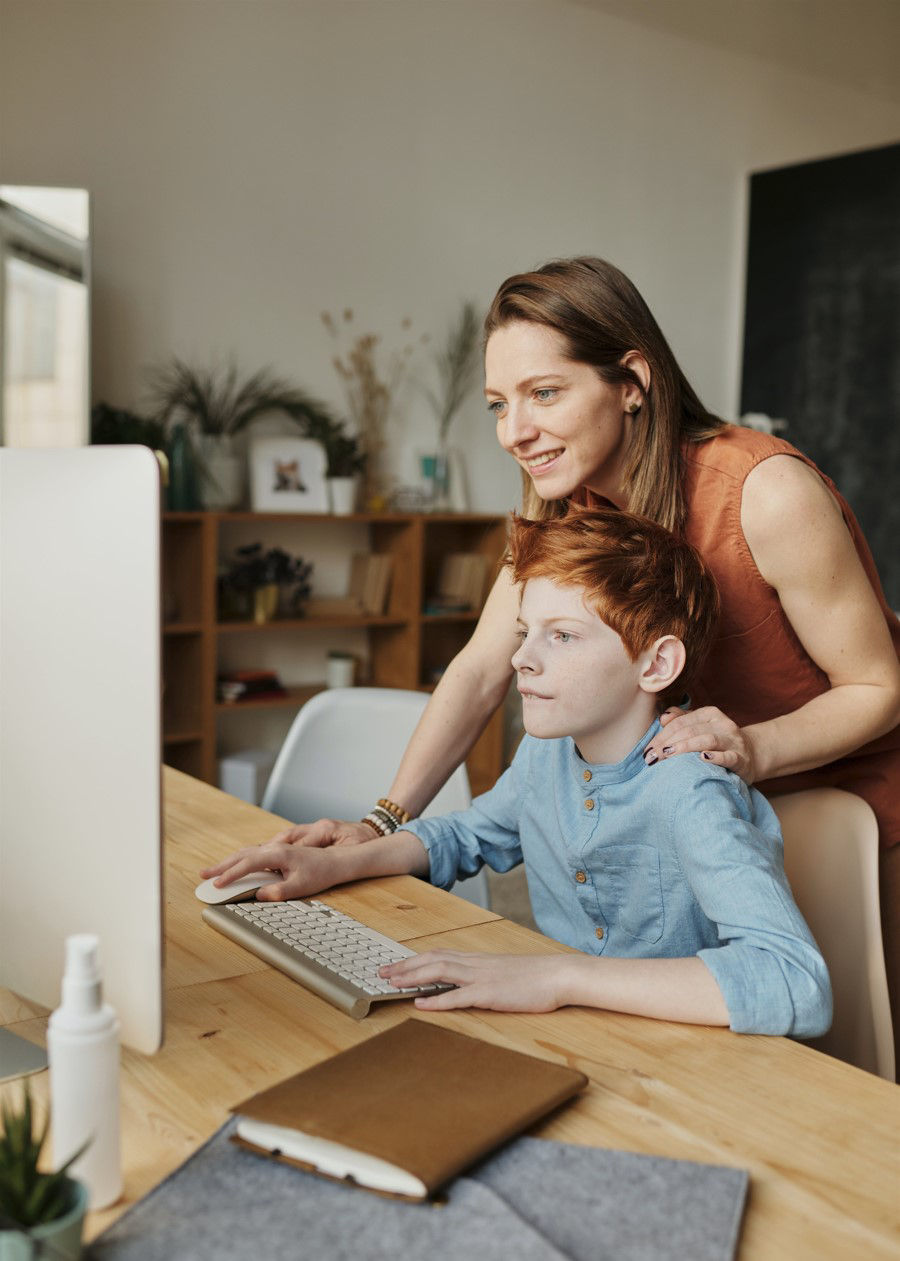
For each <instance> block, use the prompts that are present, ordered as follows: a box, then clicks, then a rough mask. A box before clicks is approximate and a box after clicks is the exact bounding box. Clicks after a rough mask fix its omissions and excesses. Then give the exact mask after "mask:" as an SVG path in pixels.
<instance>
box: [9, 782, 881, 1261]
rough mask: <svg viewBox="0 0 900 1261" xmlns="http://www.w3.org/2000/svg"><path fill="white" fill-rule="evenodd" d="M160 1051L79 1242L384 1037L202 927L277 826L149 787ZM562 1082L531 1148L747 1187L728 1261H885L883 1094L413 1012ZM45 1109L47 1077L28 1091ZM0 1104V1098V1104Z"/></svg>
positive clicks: (717, 1060) (655, 1035)
mask: <svg viewBox="0 0 900 1261" xmlns="http://www.w3.org/2000/svg"><path fill="white" fill-rule="evenodd" d="M165 807H166V809H165V815H166V872H167V892H166V934H167V950H168V955H167V977H166V1022H167V1023H166V1041H165V1045H164V1047H163V1049H162V1051H161V1052H160V1053H159V1054H158V1055H155V1056H152V1057H146V1056H141V1055H137V1054H135V1053H133V1052H130V1051H128V1050H126V1051H124V1052H123V1076H122V1112H123V1159H124V1168H125V1195H124V1197H123V1200H122V1201H121V1202H120V1203H119V1204H118V1205H117V1206H116V1207H115V1208H113V1209H109V1210H106V1211H105V1212H102V1213H94V1214H91V1215H90V1217H89V1221H88V1231H87V1233H88V1235H89V1237H93V1235H95V1234H96V1233H98V1231H100V1230H101V1229H103V1228H104V1227H105V1226H106V1225H107V1224H108V1223H109V1222H111V1221H112V1220H114V1219H115V1217H117V1216H118V1215H119V1214H120V1213H121V1212H122V1211H123V1210H124V1209H125V1208H126V1207H127V1206H128V1205H129V1204H131V1203H133V1202H134V1201H135V1200H137V1199H139V1198H140V1197H141V1196H142V1195H144V1194H146V1192H147V1191H148V1190H149V1189H150V1188H151V1187H152V1186H153V1185H155V1184H156V1183H157V1182H158V1181H159V1180H160V1179H161V1178H162V1177H164V1176H165V1175H166V1174H167V1173H168V1172H170V1171H171V1170H172V1169H174V1168H175V1167H176V1166H177V1165H178V1164H179V1163H181V1161H183V1160H184V1159H185V1158H186V1157H187V1156H189V1155H190V1153H191V1152H192V1151H193V1150H195V1148H196V1147H197V1146H198V1145H199V1144H200V1143H201V1142H203V1140H204V1139H206V1138H207V1137H208V1136H209V1135H210V1134H211V1133H212V1132H213V1131H214V1130H215V1129H217V1128H218V1126H219V1125H221V1123H222V1121H223V1120H224V1119H225V1117H226V1116H227V1113H228V1109H229V1107H230V1106H231V1105H233V1104H235V1103H237V1102H239V1101H240V1100H241V1099H243V1098H245V1097H246V1095H247V1094H249V1093H250V1092H251V1091H254V1090H260V1089H263V1088H264V1087H266V1086H269V1085H272V1084H274V1083H275V1082H277V1081H279V1080H280V1079H281V1078H283V1077H285V1076H287V1075H288V1074H290V1073H294V1072H297V1071H298V1070H299V1069H302V1068H305V1067H308V1066H309V1065H311V1064H314V1063H317V1062H318V1061H319V1060H321V1059H324V1058H325V1057H326V1056H329V1055H331V1054H333V1053H334V1052H335V1051H338V1050H341V1049H343V1048H344V1047H348V1046H351V1045H353V1044H355V1043H356V1042H359V1041H361V1040H362V1039H365V1038H367V1037H371V1036H372V1035H373V1034H375V1033H377V1032H379V1031H380V1030H381V1029H384V1028H387V1027H388V1026H389V1025H391V1024H394V1023H396V1022H397V1021H399V1020H403V1019H405V1018H407V1017H408V1016H409V1015H410V1014H411V1013H412V1012H413V1010H414V1009H413V1008H412V1005H411V1004H408V1003H393V1004H386V1005H384V1006H383V1007H381V1008H378V1009H376V1010H375V1011H374V1012H373V1014H372V1015H371V1016H369V1017H368V1018H367V1019H366V1020H364V1021H361V1022H356V1021H354V1020H351V1019H350V1018H349V1017H347V1016H344V1015H343V1014H342V1013H341V1012H338V1011H336V1010H335V1009H334V1008H332V1007H330V1006H329V1005H328V1004H327V1003H324V1002H323V1001H322V1000H320V999H318V998H316V997H315V996H314V995H312V994H310V993H308V992H307V991H306V990H304V989H303V988H302V987H301V986H299V985H296V984H295V983H294V982H292V981H290V980H289V979H288V978H287V977H285V976H284V975H283V974H281V973H280V972H277V971H275V970H274V969H272V968H269V967H268V966H266V965H264V964H261V963H260V962H259V961H258V960H257V959H256V958H255V957H254V956H252V955H249V954H247V953H246V952H244V951H242V950H240V949H239V948H238V947H236V946H234V945H233V944H232V943H231V942H229V941H228V940H227V939H226V938H224V937H222V936H221V935H220V934H218V933H215V932H213V931H212V930H210V929H208V928H207V927H206V926H205V925H204V924H203V923H202V921H201V920H200V914H199V907H198V904H197V903H196V902H195V900H194V897H193V888H194V885H195V884H196V883H197V870H198V868H199V867H201V866H203V865H205V864H206V863H207V862H209V861H211V860H212V859H214V858H215V857H217V856H218V855H220V854H222V853H224V852H227V851H228V850H229V849H231V848H234V847H235V846H237V845H241V844H250V843H256V842H258V841H259V840H260V839H265V838H266V837H267V836H269V835H271V834H272V832H273V831H274V830H275V828H276V826H277V822H278V821H277V820H275V819H274V818H273V816H271V815H268V814H266V813H265V812H264V811H261V810H258V809H256V808H255V807H252V806H248V805H246V804H244V803H242V802H238V801H236V800H234V799H233V798H230V797H227V796H225V794H223V793H220V792H218V791H217V790H216V789H213V788H210V787H209V786H208V785H205V784H201V783H199V782H198V781H195V780H192V779H189V778H188V777H187V776H185V775H181V774H180V773H178V772H176V771H169V770H167V771H166V773H165ZM325 900H327V901H328V902H330V903H331V904H333V905H335V906H338V907H339V908H340V909H342V910H346V911H347V912H348V913H350V914H355V915H358V916H359V918H361V919H363V920H365V921H366V922H368V923H371V924H372V925H373V927H376V928H378V929H379V930H380V931H382V932H385V933H388V934H389V935H391V936H393V937H395V938H397V939H399V940H403V941H410V942H414V943H415V948H416V949H419V950H426V949H429V948H431V947H438V946H441V947H452V948H454V949H468V950H489V951H494V952H508V953H530V954H541V953H547V952H553V951H559V950H561V949H564V947H561V946H560V945H559V944H558V943H556V942H553V941H551V940H549V939H548V938H546V937H542V936H540V935H539V934H537V933H533V932H530V931H529V930H528V929H526V928H522V927H520V926H519V925H516V924H512V923H510V922H509V921H506V920H502V919H500V918H499V917H498V916H496V915H493V914H492V913H491V912H489V911H484V910H482V909H481V908H478V907H474V906H472V905H470V904H469V903H467V902H463V901H462V900H461V899H459V898H455V897H452V896H451V895H450V894H447V893H444V892H442V891H441V890H439V889H432V888H431V887H430V886H428V885H426V884H424V883H423V882H421V881H418V880H414V879H412V878H410V877H393V878H391V879H386V880H379V881H371V882H366V883H364V884H359V885H354V886H345V887H344V888H342V889H340V890H335V891H333V892H332V893H329V894H328V895H326V898H325ZM417 1017H418V1018H420V1019H426V1020H432V1021H437V1022H439V1023H442V1024H446V1025H448V1026H450V1027H452V1028H456V1029H459V1030H461V1031H462V1032H467V1033H470V1034H473V1035H475V1036H478V1037H483V1038H485V1039H487V1040H489V1041H494V1042H498V1043H501V1044H503V1045H506V1046H510V1047H514V1048H518V1049H520V1050H523V1051H527V1052H531V1053H533V1054H536V1055H540V1056H543V1057H544V1058H545V1059H552V1060H556V1061H558V1062H560V1063H567V1064H571V1065H573V1066H575V1067H577V1068H579V1069H581V1070H582V1071H583V1072H584V1073H586V1074H587V1076H588V1078H589V1081H590V1085H589V1087H588V1089H587V1090H586V1092H585V1093H584V1095H583V1096H581V1097H580V1098H579V1099H578V1100H577V1101H576V1102H574V1103H573V1104H572V1105H571V1106H569V1107H567V1108H565V1109H563V1110H562V1111H561V1112H559V1113H557V1114H556V1115H554V1116H553V1117H552V1118H551V1119H550V1120H548V1121H547V1122H545V1123H544V1124H542V1125H540V1126H538V1127H536V1129H535V1130H534V1131H532V1132H533V1133H535V1134H537V1135H539V1136H541V1137H546V1138H555V1139H559V1140H561V1141H564V1142H570V1143H578V1144H585V1145H596V1146H602V1147H612V1148H619V1149H622V1150H627V1151H632V1152H644V1153H650V1154H655V1155H661V1156H668V1157H672V1158H675V1159H688V1160H698V1161H705V1162H709V1163H717V1164H723V1165H731V1166H736V1167H740V1168H744V1169H747V1170H749V1172H750V1175H751V1189H750V1196H749V1201H748V1207H747V1213H746V1217H745V1220H744V1225H743V1230H742V1236H741V1245H740V1251H739V1256H740V1258H741V1261H778V1259H780V1258H784V1261H798V1259H803V1258H810V1259H812V1258H816V1259H820V1258H834V1261H847V1259H848V1258H853V1259H855V1258H866V1261H869V1259H871V1261H881V1259H882V1258H883V1259H884V1261H888V1258H894V1259H895V1261H896V1258H898V1257H900V1195H898V1191H900V1188H898V1173H897V1169H898V1155H900V1137H898V1136H900V1088H898V1087H896V1086H891V1085H889V1084H888V1083H886V1082H883V1081H881V1080H880V1079H878V1078H876V1077H872V1076H870V1075H869V1074H867V1073H863V1072H860V1071H859V1070H857V1069H854V1068H850V1067H848V1066H847V1065H845V1064H841V1063H839V1062H838V1061H836V1060H831V1059H829V1058H828V1057H826V1056H824V1055H821V1054H820V1053H819V1052H817V1051H813V1050H811V1049H809V1048H808V1047H805V1046H802V1045H800V1044H799V1043H795V1042H791V1041H789V1040H787V1039H783V1038H764V1037H747V1036H738V1035H735V1034H732V1033H730V1032H729V1031H728V1030H723V1029H707V1028H698V1027H695V1026H689V1025H678V1024H669V1023H667V1022H664V1021H654V1020H645V1019H642V1018H640V1017H637V1016H625V1015H618V1014H616V1013H610V1012H602V1011H594V1010H589V1009H582V1008H566V1009H564V1010H561V1011H557V1012H550V1013H547V1014H543V1015H526V1014H516V1013H502V1012H490V1011H465V1012H451V1013H446V1014H440V1015H426V1014H425V1013H417ZM0 1020H2V1022H3V1023H6V1024H9V1025H10V1026H12V1027H14V1028H15V1029H16V1030H17V1031H18V1032H21V1033H23V1034H24V1035H25V1036H27V1037H31V1038H32V1040H34V1041H37V1042H42V1041H43V1038H44V1028H45V1023H46V1020H45V1016H44V1014H42V1013H40V1011H39V1009H37V1008H35V1007H34V1005H33V1004H28V1003H25V1002H23V1001H22V1000H21V999H17V998H15V997H14V996H12V995H9V994H4V993H3V992H2V991H0ZM35 1083H36V1092H37V1093H38V1094H39V1095H41V1094H43V1095H44V1096H45V1095H46V1074H43V1075H42V1076H41V1077H38V1078H37V1079H35ZM4 1089H9V1088H8V1087H7V1088H4Z"/></svg>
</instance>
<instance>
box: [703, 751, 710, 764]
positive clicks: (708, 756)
mask: <svg viewBox="0 0 900 1261" xmlns="http://www.w3.org/2000/svg"><path fill="white" fill-rule="evenodd" d="M702 756H703V757H705V758H706V760H707V762H711V761H712V754H711V753H704V754H703V755H702Z"/></svg>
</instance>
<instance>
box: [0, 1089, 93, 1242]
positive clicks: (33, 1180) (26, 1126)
mask: <svg viewBox="0 0 900 1261" xmlns="http://www.w3.org/2000/svg"><path fill="white" fill-rule="evenodd" d="M2 1119H3V1133H2V1134H0V1230H28V1229H30V1228H31V1227H32V1226H41V1225H43V1224H44V1223H46V1222H52V1221H55V1220H56V1219H57V1218H58V1217H62V1216H63V1214H64V1213H67V1212H68V1211H69V1209H70V1208H71V1207H72V1180H71V1178H70V1176H69V1173H68V1170H69V1168H70V1166H71V1165H72V1164H73V1162H74V1161H76V1160H77V1159H78V1157H79V1156H80V1155H81V1154H82V1152H83V1151H84V1147H82V1148H81V1149H80V1150H79V1151H77V1152H76V1153H75V1155H74V1156H73V1157H72V1158H71V1159H70V1160H67V1161H66V1163H65V1164H64V1165H63V1166H62V1168H60V1169H57V1170H56V1172H55V1173H42V1172H41V1171H40V1170H39V1169H38V1162H39V1160H40V1155H41V1151H42V1150H43V1146H44V1141H45V1139H46V1137H47V1128H48V1125H49V1118H48V1120H46V1121H45V1122H44V1125H43V1127H42V1129H41V1131H40V1133H39V1134H36V1133H35V1123H36V1117H35V1111H34V1106H33V1103H32V1099H31V1092H30V1090H29V1089H28V1086H27V1084H26V1085H25V1086H24V1087H23V1091H22V1106H21V1108H19V1109H18V1110H15V1109H13V1107H12V1106H11V1105H10V1103H9V1101H8V1100H6V1099H4V1100H3V1104H2ZM85 1146H87V1144H85Z"/></svg>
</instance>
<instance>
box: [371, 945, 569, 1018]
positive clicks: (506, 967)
mask: <svg viewBox="0 0 900 1261" xmlns="http://www.w3.org/2000/svg"><path fill="white" fill-rule="evenodd" d="M566 960H567V956H565V955H562V956H560V955H488V954H464V953H462V952H461V951H456V950H429V951H427V952H426V953H425V954H420V955H413V957H412V958H410V959H401V960H400V961H399V962H398V963H389V964H387V965H386V966H385V967H383V968H380V969H379V975H380V976H382V977H384V979H385V980H386V981H390V982H391V984H392V985H396V986H397V987H398V988H400V989H402V988H404V987H407V986H412V985H428V984H432V983H434V982H437V981H443V982H445V983H447V984H451V985H455V986H456V989H452V990H446V991H445V992H444V993H443V994H432V995H429V996H428V997H427V998H417V999H416V1000H415V1002H416V1006H417V1007H420V1008H422V1010H423V1011H449V1010H450V1009H451V1008H454V1007H484V1008H488V1009H489V1010H491V1011H555V1009H556V1008H557V1007H561V1006H563V1005H564V1003H565V1001H566V1000H565V998H564V997H563V987H562V973H563V970H564V968H565V964H566Z"/></svg>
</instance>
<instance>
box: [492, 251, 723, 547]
mask: <svg viewBox="0 0 900 1261" xmlns="http://www.w3.org/2000/svg"><path fill="white" fill-rule="evenodd" d="M516 320H527V321H529V322H531V323H534V324H543V325H545V326H546V327H547V328H552V329H554V330H555V331H556V332H558V333H559V334H561V336H562V337H563V339H564V341H565V344H566V352H567V354H568V356H569V358H570V359H572V360H573V361H575V362H576V363H587V364H590V365H591V367H593V368H595V369H596V371H597V373H598V374H599V375H600V377H601V378H602V379H603V380H604V381H607V382H609V384H611V385H622V384H626V383H627V384H632V385H637V387H638V388H639V389H640V391H641V394H642V396H643V403H642V406H641V409H640V411H639V412H638V413H637V414H636V415H635V418H634V419H635V424H634V430H633V438H632V442H631V448H630V450H629V452H628V456H627V461H626V465H625V469H624V483H625V490H626V492H627V495H628V508H629V509H630V511H631V512H635V513H638V514H640V515H641V516H645V517H650V518H651V520H653V521H656V522H658V523H659V524H660V525H662V526H665V527H666V529H668V530H675V531H680V530H681V529H682V527H683V525H684V515H685V504H684V494H683V490H682V455H681V446H682V443H683V442H702V441H703V440H704V439H706V438H711V437H712V436H713V435H714V434H716V433H718V431H719V430H720V429H721V428H722V427H723V426H724V424H725V423H726V422H725V421H723V420H720V419H719V417H718V416H713V415H711V414H710V413H709V412H707V411H706V409H705V408H704V406H703V404H702V403H701V402H700V399H699V398H698V397H697V395H696V394H695V392H694V390H693V389H692V387H691V385H690V384H689V382H688V380H687V378H686V377H685V375H684V373H683V372H682V371H681V369H680V368H679V366H678V364H677V362H676V360H675V356H674V355H673V354H672V351H671V349H670V347H669V344H668V342H667V341H666V339H665V337H663V335H662V332H661V330H660V328H659V325H658V324H657V323H656V320H655V319H654V318H653V316H652V314H651V313H650V309H649V307H648V306H647V304H646V302H645V301H644V299H643V298H642V297H641V295H640V294H639V293H638V291H637V289H636V288H635V287H634V285H633V284H632V283H631V281H630V280H629V279H628V277H627V276H626V275H625V274H624V273H623V272H621V271H619V269H618V267H614V266H613V265H612V263H607V262H604V260H603V259H601V258H569V259H560V260H559V261H557V262H552V263H547V264H545V266H543V267H540V268H538V270H537V271H532V272H523V273H522V274H521V275H518V276H511V277H510V278H509V280H505V281H504V282H503V284H502V285H501V286H500V288H499V289H498V291H497V296H496V297H495V298H494V301H493V302H492V303H491V306H490V310H489V311H488V313H487V316H486V317H485V322H484V337H485V342H486V341H487V339H488V338H489V337H490V335H491V333H493V332H494V331H495V329H498V328H502V327H503V326H504V325H506V324H511V323H513V322H515V321H516ZM635 350H636V351H637V352H638V353H639V354H641V355H642V356H643V357H644V359H646V361H647V363H648V364H649V366H650V388H649V389H648V390H646V391H645V390H644V388H643V386H642V384H641V381H640V379H639V378H638V376H637V374H636V373H635V372H634V371H633V370H632V369H631V368H629V367H627V366H626V365H624V364H623V363H622V360H623V359H624V357H625V356H626V355H627V354H628V353H629V351H635ZM522 484H523V492H522V514H523V516H526V517H529V518H531V519H533V520H546V519H548V518H551V517H558V516H561V515H562V514H563V513H565V512H566V511H567V510H568V507H569V505H568V503H567V502H566V501H564V500H543V499H541V498H540V496H539V495H538V493H537V491H536V490H535V489H534V485H533V483H532V480H531V478H530V477H529V476H528V474H527V473H525V472H524V470H523V474H522Z"/></svg>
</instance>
